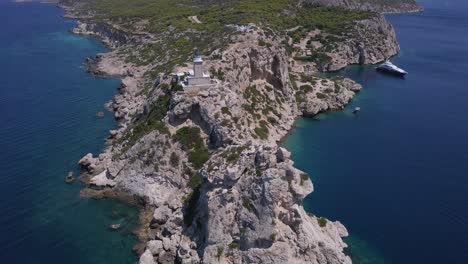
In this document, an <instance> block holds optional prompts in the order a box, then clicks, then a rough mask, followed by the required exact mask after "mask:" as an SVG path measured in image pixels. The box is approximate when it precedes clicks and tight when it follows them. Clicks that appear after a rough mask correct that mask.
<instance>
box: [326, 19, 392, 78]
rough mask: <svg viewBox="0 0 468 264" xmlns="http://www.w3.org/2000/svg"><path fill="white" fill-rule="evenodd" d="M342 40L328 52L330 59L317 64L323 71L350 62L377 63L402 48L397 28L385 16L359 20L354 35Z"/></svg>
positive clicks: (337, 67)
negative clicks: (396, 33) (397, 35)
mask: <svg viewBox="0 0 468 264" xmlns="http://www.w3.org/2000/svg"><path fill="white" fill-rule="evenodd" d="M340 42H341V43H339V44H338V45H337V48H336V49H335V50H334V51H332V52H328V53H327V55H328V56H329V57H330V60H328V61H326V62H323V63H320V64H319V65H317V66H318V68H319V69H320V70H321V71H337V70H339V69H342V68H344V67H346V66H347V65H350V64H361V65H362V64H376V63H378V62H381V61H384V60H386V59H388V58H389V57H391V56H393V55H396V54H397V53H398V51H399V50H400V46H399V44H398V41H397V38H396V35H395V30H394V29H393V26H392V25H391V24H390V23H388V22H387V21H386V20H385V18H384V17H383V16H377V17H375V18H372V19H367V20H362V21H359V22H358V23H357V24H356V25H355V27H354V29H353V31H352V37H350V38H344V39H343V40H342V41H340Z"/></svg>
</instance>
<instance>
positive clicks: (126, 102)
mask: <svg viewBox="0 0 468 264" xmlns="http://www.w3.org/2000/svg"><path fill="white" fill-rule="evenodd" d="M69 10H73V9H69ZM72 14H73V16H77V17H81V18H82V20H83V21H82V23H79V24H78V26H77V28H76V29H75V30H74V32H75V33H78V34H87V35H95V36H98V37H100V38H101V39H103V40H104V41H105V42H106V43H107V44H108V45H109V46H111V47H113V48H114V51H112V52H110V53H106V54H99V55H98V56H96V58H93V59H90V62H92V67H91V68H90V71H91V72H92V73H94V74H98V75H104V76H118V77H120V78H121V79H122V82H123V85H122V87H121V88H120V89H119V94H118V95H116V96H115V97H114V99H113V100H112V102H110V104H109V107H110V108H111V109H112V110H113V111H114V113H115V117H116V119H117V120H119V124H120V127H119V129H117V130H114V131H111V132H110V135H109V145H108V147H107V148H106V149H105V151H104V152H103V153H102V154H100V155H99V156H98V157H93V155H91V154H87V155H86V156H85V157H83V158H82V159H81V160H80V161H79V164H80V166H81V168H82V170H83V175H84V176H85V177H86V178H88V179H89V184H88V188H86V189H85V190H83V192H82V194H83V195H85V196H91V197H103V196H106V197H116V198H124V199H126V200H129V201H132V202H134V203H137V204H139V205H140V206H142V208H145V212H147V213H145V214H142V217H141V228H140V230H139V232H138V236H139V238H140V239H141V241H142V244H141V245H140V246H139V247H137V250H138V252H139V253H140V254H141V257H140V263H144V264H147V263H148V264H149V263H280V262H285V263H351V259H350V258H349V257H348V256H346V255H345V254H344V253H343V249H344V248H345V247H346V244H345V243H344V242H343V241H342V239H341V238H342V237H344V236H347V231H346V228H345V227H344V226H343V225H342V224H341V223H339V222H332V221H329V220H327V219H326V218H323V217H317V216H314V215H312V214H308V213H306V212H305V211H304V208H303V207H302V200H303V199H304V197H305V196H306V195H308V194H309V193H311V192H312V191H313V185H312V182H311V181H310V177H309V175H307V174H306V173H304V172H302V171H300V170H298V169H296V168H294V166H293V162H292V161H291V160H290V153H289V152H288V151H287V150H285V149H283V148H281V147H279V146H278V142H279V141H280V140H281V139H282V138H283V137H284V136H286V135H287V133H288V131H289V130H290V129H291V127H292V126H293V123H294V121H295V119H296V118H297V117H298V116H313V115H316V114H317V113H320V112H324V111H330V110H340V109H343V108H344V106H345V105H346V104H347V103H348V102H349V101H350V100H351V99H352V98H353V96H354V95H355V93H356V92H358V91H359V90H360V89H361V86H360V85H359V84H357V83H355V82H354V81H352V80H350V79H347V78H342V77H336V78H331V79H330V78H319V77H315V76H313V73H314V72H316V71H319V70H320V71H333V70H337V69H340V68H342V67H345V66H346V65H349V64H357V63H359V64H365V63H376V62H379V61H382V60H385V59H387V58H388V57H390V56H392V55H394V54H396V52H397V51H398V43H397V42H396V40H395V34H394V31H393V28H392V27H391V26H390V25H389V24H388V23H387V22H386V21H385V19H384V18H383V17H381V16H374V15H373V16H371V17H369V18H366V19H363V20H359V21H357V22H356V23H354V24H353V25H352V27H350V28H349V29H347V30H345V31H344V34H343V33H340V34H334V33H331V32H329V31H326V30H319V29H306V28H300V27H297V28H295V29H291V30H289V32H294V31H298V30H300V31H301V32H300V33H301V34H299V35H300V37H299V38H298V39H297V40H296V41H294V40H292V39H291V38H289V37H288V36H287V35H284V34H281V33H278V32H275V31H273V30H271V29H270V28H268V27H265V26H256V25H249V26H248V27H237V32H235V33H233V34H232V35H230V36H229V41H228V44H227V45H225V46H224V47H223V48H220V49H216V50H214V51H212V52H211V54H210V55H208V56H207V57H206V58H207V59H206V60H205V67H206V69H210V72H211V73H212V76H213V78H216V79H217V80H218V83H217V85H216V86H214V87H211V88H209V89H203V90H196V89H195V90H190V91H184V90H182V89H181V87H180V86H179V85H178V84H177V78H175V77H174V76H173V75H170V74H157V76H156V78H155V80H150V81H148V78H150V77H149V76H152V69H154V68H155V66H157V65H158V63H161V62H158V61H151V62H150V63H149V64H145V65H137V64H135V63H134V62H132V61H131V60H128V56H127V54H128V53H126V51H127V50H128V49H136V47H140V46H139V45H147V44H148V45H151V44H152V42H151V41H156V42H157V41H159V40H158V36H156V35H147V34H146V33H143V32H136V33H135V34H132V33H130V32H128V31H126V30H124V29H122V27H121V26H119V25H115V24H111V23H110V22H103V21H100V22H99V23H96V22H95V21H93V20H92V19H91V20H89V19H88V18H89V17H92V14H90V13H81V14H79V13H78V12H73V13H72ZM308 48H310V49H311V50H312V51H313V52H314V53H313V55H312V58H314V59H313V60H311V59H310V58H309V57H307V59H306V60H301V59H300V56H299V55H298V53H300V52H302V50H304V49H308ZM314 56H315V57H314ZM324 58H325V59H324ZM190 68H191V64H190V63H188V62H187V63H181V64H180V65H178V66H177V67H176V68H175V69H174V71H176V72H184V71H188V70H189V69H190ZM148 84H150V85H148ZM148 212H149V213H148Z"/></svg>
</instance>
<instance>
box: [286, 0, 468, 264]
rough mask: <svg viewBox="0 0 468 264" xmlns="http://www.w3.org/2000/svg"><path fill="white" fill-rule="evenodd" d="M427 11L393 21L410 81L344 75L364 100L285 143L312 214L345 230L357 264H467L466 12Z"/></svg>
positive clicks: (357, 72)
mask: <svg viewBox="0 0 468 264" xmlns="http://www.w3.org/2000/svg"><path fill="white" fill-rule="evenodd" d="M421 3H423V4H424V5H425V6H426V12H424V13H422V14H405V15H392V16H389V17H388V18H389V20H390V21H391V22H392V24H393V25H394V26H395V28H396V32H397V35H398V38H399V41H400V44H401V48H402V51H401V53H400V54H399V55H398V56H397V57H395V58H394V59H393V61H394V62H395V63H396V64H397V65H399V66H401V67H402V68H404V69H406V70H407V71H408V72H409V75H408V76H407V77H406V79H400V78H395V77H391V76H386V75H383V74H380V73H377V72H376V71H375V70H374V68H373V67H369V66H368V67H357V66H355V67H349V68H347V69H346V70H344V71H342V72H340V73H339V74H341V75H346V76H348V77H351V78H352V79H354V80H356V81H358V82H359V83H361V84H363V86H364V89H363V91H362V92H361V93H360V94H359V95H358V96H357V97H356V98H355V100H353V102H352V103H351V105H350V106H349V107H347V108H346V109H345V110H344V111H343V112H334V113H328V114H322V115H319V116H318V117H317V118H314V119H301V120H299V121H298V123H297V125H298V127H299V128H297V129H295V130H294V131H293V133H292V135H291V136H290V137H289V138H288V139H287V142H286V143H285V146H286V147H287V148H288V149H290V150H291V151H292V153H293V159H294V160H295V162H296V165H297V167H298V168H300V169H303V170H305V171H306V172H308V173H310V175H311V178H312V181H313V182H314V185H315V192H314V193H312V194H311V195H310V196H308V197H307V198H306V199H305V201H304V205H305V207H306V209H307V210H309V211H311V212H313V213H314V214H317V215H320V216H325V217H329V218H330V219H332V220H340V221H342V222H343V223H344V224H345V225H346V226H347V228H348V229H349V231H350V233H351V236H350V238H349V239H347V241H348V242H349V244H350V250H349V253H350V254H351V255H352V257H353V260H354V263H399V264H400V263H425V264H429V263H437V264H440V263H444V264H447V263H460V264H461V263H467V259H468V195H467V194H468V115H467V113H468V75H467V72H468V3H467V2H466V1H450V0H448V1H421ZM356 106H360V107H361V109H362V110H361V112H360V113H359V114H358V115H353V114H352V113H351V111H352V109H353V108H354V107H356Z"/></svg>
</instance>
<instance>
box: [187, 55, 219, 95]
mask: <svg viewBox="0 0 468 264" xmlns="http://www.w3.org/2000/svg"><path fill="white" fill-rule="evenodd" d="M212 84H213V83H212V81H211V78H210V75H209V74H205V73H204V72H203V59H202V57H201V56H200V55H195V56H194V58H193V74H190V75H189V76H187V78H186V83H185V85H186V87H187V88H209V87H210V86H211V85H212Z"/></svg>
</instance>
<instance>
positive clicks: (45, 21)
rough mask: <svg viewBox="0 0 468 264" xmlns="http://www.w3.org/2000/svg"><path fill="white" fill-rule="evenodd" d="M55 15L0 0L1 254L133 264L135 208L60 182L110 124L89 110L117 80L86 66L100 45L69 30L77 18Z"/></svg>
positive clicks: (100, 143) (8, 258)
mask: <svg viewBox="0 0 468 264" xmlns="http://www.w3.org/2000/svg"><path fill="white" fill-rule="evenodd" d="M62 14H63V13H62V11H61V10H60V9H58V8H56V7H55V6H53V5H45V4H37V3H27V4H13V3H7V2H2V1H1V0H0V72H1V73H2V74H1V78H0V116H1V117H2V122H1V125H0V149H1V151H0V210H1V216H0V259H1V261H0V262H2V263H133V262H135V261H136V257H135V255H134V254H133V253H132V251H131V248H132V246H133V245H134V244H135V243H136V238H135V237H134V236H133V235H132V234H131V231H132V229H133V228H134V227H135V225H136V221H137V211H136V209H134V208H130V207H128V206H126V205H123V204H121V203H118V202H115V201H94V200H88V199H81V198H80V197H79V190H80V188H81V187H82V186H80V184H79V183H78V182H75V183H74V184H73V185H71V186H70V185H67V184H65V183H64V179H65V177H66V175H67V173H68V171H70V170H74V171H75V175H77V170H76V169H77V165H76V162H77V160H79V158H81V157H82V156H83V155H84V154H86V153H88V152H93V153H95V154H97V153H99V150H101V149H102V148H103V147H104V138H105V137H106V135H107V131H108V130H109V129H112V128H114V127H116V123H115V121H114V120H113V118H112V114H111V113H108V112H106V115H105V118H103V119H98V118H96V113H97V112H98V111H105V108H104V104H105V103H106V102H107V101H108V100H109V99H110V98H112V96H113V95H114V94H115V93H116V88H117V87H118V86H119V84H120V83H119V81H118V80H106V79H96V78H94V77H92V76H90V75H89V74H87V73H86V71H85V69H84V67H83V61H84V58H85V57H87V56H93V55H94V54H96V53H97V52H103V51H105V50H106V49H105V47H104V46H103V45H101V44H100V43H99V42H98V41H97V40H94V39H89V38H83V37H78V36H74V35H72V34H70V33H68V30H69V29H70V28H72V27H73V26H74V24H75V23H76V22H75V21H73V20H65V19H62V18H61V15H62ZM113 223H122V224H123V228H122V229H121V230H119V231H116V232H112V231H110V230H108V226H109V225H110V224H113Z"/></svg>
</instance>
